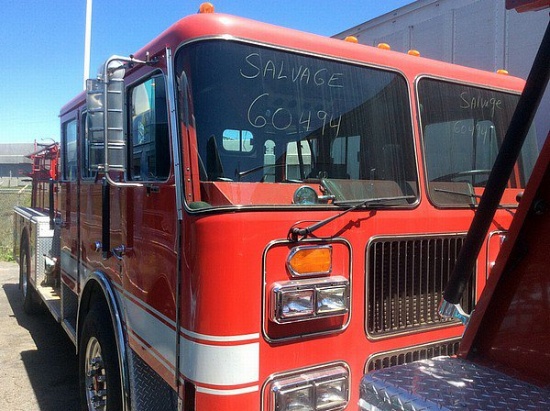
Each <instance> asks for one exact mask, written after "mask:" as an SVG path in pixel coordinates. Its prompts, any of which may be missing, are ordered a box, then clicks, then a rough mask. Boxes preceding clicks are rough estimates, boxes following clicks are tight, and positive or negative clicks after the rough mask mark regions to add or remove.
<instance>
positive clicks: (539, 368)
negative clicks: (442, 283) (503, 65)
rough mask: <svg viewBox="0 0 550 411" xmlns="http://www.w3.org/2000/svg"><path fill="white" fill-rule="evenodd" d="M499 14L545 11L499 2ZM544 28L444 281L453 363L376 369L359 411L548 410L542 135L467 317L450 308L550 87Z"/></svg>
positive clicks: (549, 281)
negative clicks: (459, 331)
mask: <svg viewBox="0 0 550 411" xmlns="http://www.w3.org/2000/svg"><path fill="white" fill-rule="evenodd" d="M506 6H507V8H516V10H517V11H520V12H523V11H530V10H537V9H541V8H547V7H550V1H548V0H544V1H539V0H522V1H516V0H507V2H506ZM549 68H550V25H549V26H548V27H547V29H546V33H545V35H544V38H543V40H542V44H541V47H540V49H539V52H538V54H537V56H536V58H535V62H534V64H533V68H532V70H531V73H530V74H529V77H528V79H527V84H526V86H525V90H524V92H523V94H522V97H521V99H520V101H519V102H518V106H517V109H516V112H515V113H514V115H513V117H512V120H511V123H510V127H509V129H508V131H507V133H506V137H505V139H504V141H503V143H502V146H501V151H500V154H499V155H498V157H497V159H496V160H495V164H494V168H493V171H492V172H491V174H490V176H489V179H488V182H487V185H486V189H485V192H484V194H483V196H482V198H481V200H480V203H479V208H478V213H477V214H476V216H475V217H474V219H473V221H472V225H471V227H470V230H469V231H468V235H467V237H466V240H465V242H464V245H463V248H462V250H461V253H460V254H459V257H458V259H457V262H456V265H455V268H454V271H453V274H452V276H451V278H450V279H449V283H448V286H447V289H446V290H445V293H444V300H443V302H442V305H441V308H440V310H441V312H442V313H443V314H444V315H451V316H455V317H462V318H463V319H464V320H465V322H467V323H468V326H467V328H466V331H465V333H464V338H463V340H462V341H461V343H460V347H459V350H458V355H457V356H440V357H437V358H433V359H427V360H421V361H416V362H412V363H409V364H403V365H399V366H397V367H393V368H391V369H386V370H377V371H374V372H372V373H370V374H367V375H365V376H364V377H363V379H362V380H361V384H360V385H361V388H360V393H361V395H360V399H359V408H360V409H361V410H363V411H375V410H387V411H390V410H395V411H397V410H399V411H404V410H541V411H542V410H548V409H550V354H549V350H548V343H549V342H550V275H549V273H550V269H549V265H548V260H547V258H548V256H547V253H548V247H549V245H550V242H549V238H548V231H547V230H546V229H547V228H549V222H550V220H549V219H548V216H549V211H550V191H549V188H550V167H549V166H550V133H548V136H547V138H546V142H545V144H544V147H543V148H542V151H541V153H540V156H539V158H538V160H537V163H536V165H535V168H534V170H533V173H532V176H531V179H530V180H529V183H528V184H527V187H526V189H525V193H524V194H523V195H522V196H521V202H520V205H519V208H518V210H517V213H516V214H515V216H514V219H513V221H512V224H511V226H510V230H509V233H508V234H507V238H506V241H505V242H504V244H503V246H502V249H501V252H500V253H499V255H498V258H497V260H496V262H495V266H494V269H493V270H492V273H491V276H490V278H489V279H488V281H487V286H486V287H485V288H484V290H483V293H482V295H481V297H480V299H479V301H478V304H477V306H476V310H475V311H474V312H473V314H472V316H471V317H464V316H463V314H462V310H461V309H460V305H459V300H460V295H461V293H462V291H463V290H464V288H465V285H466V284H467V282H468V277H469V276H470V275H471V272H470V270H469V269H468V267H470V266H473V265H475V259H476V256H477V253H478V252H479V249H480V248H481V247H482V240H481V238H483V237H484V234H485V233H486V232H487V230H488V227H490V223H491V219H492V217H493V216H494V213H495V211H496V208H497V207H498V198H499V197H500V195H501V194H502V192H503V191H504V190H505V189H506V188H505V187H506V179H507V175H508V174H509V172H510V170H512V168H513V162H514V160H515V159H516V157H517V155H518V152H519V149H520V147H521V145H522V143H523V139H524V138H525V137H526V135H527V131H528V129H529V125H530V123H531V121H532V119H533V117H534V114H535V111H536V109H537V106H538V104H539V102H540V100H541V98H542V95H543V94H544V91H545V89H546V87H547V84H548V80H549V78H550V69H549Z"/></svg>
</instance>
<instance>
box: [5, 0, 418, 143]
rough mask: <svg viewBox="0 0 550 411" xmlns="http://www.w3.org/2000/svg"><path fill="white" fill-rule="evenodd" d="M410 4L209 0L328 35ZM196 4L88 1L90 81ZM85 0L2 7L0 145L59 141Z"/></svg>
mask: <svg viewBox="0 0 550 411" xmlns="http://www.w3.org/2000/svg"><path fill="white" fill-rule="evenodd" d="M411 2H412V1H411V0H382V1H380V0H369V1H365V0H363V1H361V0H344V1H338V0H330V1H329V0H297V1H289V0H280V1H277V0H275V1H258V0H256V1H250V0H249V1H245V0H214V1H212V3H214V6H215V8H216V12H220V13H228V14H234V15H239V16H243V17H248V18H252V19H255V20H260V21H265V22H268V23H272V24H277V25H280V26H284V27H290V28H294V29H298V30H303V31H308V32H312V33H316V34H320V35H325V36H332V35H334V34H337V33H340V32H342V31H344V30H346V29H349V28H351V27H354V26H356V25H358V24H361V23H363V22H365V21H367V20H370V19H372V18H374V17H377V16H380V15H382V14H385V13H388V12H390V11H392V10H395V9H396V8H399V7H401V6H403V5H405V4H408V3H411ZM200 3H201V1H198V0H197V1H195V0H156V1H151V0H133V1H130V0H122V1H112V0H93V23H92V47H91V65H90V66H91V67H90V75H91V76H93V75H94V74H95V73H96V71H97V68H98V67H99V65H100V64H101V63H102V62H103V61H104V60H105V59H106V58H108V57H109V56H111V55H113V54H118V55H129V54H131V53H133V52H135V51H136V50H138V49H139V48H141V47H142V46H143V45H144V44H145V43H147V42H148V41H149V40H151V39H152V38H153V37H155V36H156V35H158V34H160V33H161V32H162V31H163V30H164V29H165V28H167V27H168V26H169V25H170V24H172V23H174V22H175V21H177V20H179V19H180V18H181V17H184V16H186V15H189V14H193V13H196V12H197V10H198V8H199V5H200ZM85 14H86V0H47V1H45V0H39V1H36V0H2V17H1V18H0V50H1V52H2V57H1V60H0V78H2V80H3V87H2V91H1V92H0V125H1V126H0V143H12V142H17V143H26V142H29V143H32V142H34V140H37V141H38V142H40V141H41V140H49V139H55V140H56V141H58V140H59V119H58V114H59V110H60V108H61V106H62V105H63V104H65V103H66V102H67V101H69V100H70V99H71V98H73V97H74V96H75V95H76V94H78V93H79V92H80V91H81V89H82V84H83V71H84V25H85Z"/></svg>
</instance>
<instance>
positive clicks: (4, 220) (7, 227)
mask: <svg viewBox="0 0 550 411" xmlns="http://www.w3.org/2000/svg"><path fill="white" fill-rule="evenodd" d="M17 205H19V206H27V207H28V206H30V205H31V186H30V185H29V186H25V187H17V188H0V261H13V255H12V254H13V207H15V206H17Z"/></svg>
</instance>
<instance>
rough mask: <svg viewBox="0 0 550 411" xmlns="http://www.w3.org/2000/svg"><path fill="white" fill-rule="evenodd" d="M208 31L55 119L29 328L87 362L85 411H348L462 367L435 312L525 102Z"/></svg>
mask: <svg viewBox="0 0 550 411" xmlns="http://www.w3.org/2000/svg"><path fill="white" fill-rule="evenodd" d="M201 9H202V11H203V12H201V13H198V14H196V15H192V16H188V17H185V18H183V19H181V20H180V21H178V22H176V23H175V24H174V25H172V26H171V27H169V28H168V29H167V30H166V31H164V32H163V33H161V34H160V35H159V36H158V37H157V38H155V39H153V40H151V42H150V43H148V44H147V45H145V46H144V47H143V48H142V49H141V50H138V51H137V52H136V53H135V54H134V55H132V56H128V57H121V56H113V57H111V58H109V59H107V61H106V62H105V64H104V65H102V67H101V68H100V70H99V72H98V74H97V77H95V78H94V79H91V80H89V81H88V82H87V87H86V91H85V92H83V93H81V94H79V95H78V96H76V97H75V98H74V99H73V100H71V101H70V102H68V103H67V104H66V105H65V106H64V107H62V109H61V113H60V122H61V141H60V146H59V149H60V151H59V152H60V157H59V167H58V175H57V177H56V178H55V179H52V181H51V183H48V185H47V186H46V182H40V184H41V185H42V186H41V187H43V189H44V190H49V191H47V192H48V193H49V195H48V196H44V201H43V202H42V203H39V204H36V205H33V206H32V207H18V208H16V210H15V215H16V237H17V238H16V257H17V258H18V259H19V262H20V267H21V287H22V290H23V291H24V293H23V294H24V299H25V300H24V301H25V307H26V310H27V311H29V312H31V311H33V310H34V309H35V308H37V306H38V305H40V304H45V306H46V307H47V308H48V310H49V311H50V312H51V313H52V315H54V317H55V318H56V319H57V320H58V321H59V322H60V323H61V324H62V326H63V329H64V330H65V331H66V332H67V335H68V336H69V338H71V340H72V341H73V342H74V344H75V348H76V351H77V354H78V357H79V367H80V390H81V398H82V408H83V409H87V410H107V411H119V410H124V411H127V410H155V409H159V410H173V409H178V410H187V411H193V410H198V411H210V410H215V409H223V410H239V411H257V410H263V411H290V410H296V409H305V410H316V411H317V410H318V411H321V410H323V411H327V410H344V409H348V410H349V409H354V408H355V407H356V406H357V402H358V400H359V392H358V389H357V387H358V384H359V381H360V379H361V377H362V376H363V375H364V373H365V372H367V371H370V370H374V369H380V368H385V367H388V366H392V365H397V364H402V363H406V362H409V361H411V360H413V359H417V358H428V357H433V356H435V355H441V354H454V353H456V350H457V347H458V343H459V340H460V337H461V335H462V333H463V326H462V324H461V323H460V322H459V321H457V320H455V319H444V318H442V317H441V316H440V315H439V313H438V307H439V304H440V301H441V299H442V295H443V290H444V288H445V285H446V284H447V282H448V281H449V277H450V274H451V272H452V269H453V267H454V265H455V263H456V260H457V256H458V253H459V252H460V249H461V247H462V245H463V242H464V239H465V236H466V232H467V230H468V227H469V225H470V223H471V221H472V218H473V217H474V215H475V214H476V212H477V207H478V202H479V197H480V196H481V195H482V194H483V192H484V191H485V184H486V180H487V178H488V175H489V173H490V169H491V166H492V164H493V162H494V161H495V157H496V153H497V152H498V148H499V147H500V145H501V144H502V140H503V138H504V133H505V131H506V129H507V128H508V125H509V123H510V120H511V117H512V114H513V112H514V109H515V107H516V105H517V104H518V100H519V96H520V94H521V91H522V90H523V87H524V84H525V82H524V81H523V80H521V79H519V78H516V77H513V76H507V75H502V74H497V73H488V72H484V71H480V70H474V69H470V68H466V67H460V66H457V65H452V64H446V63H442V62H437V61H433V60H430V59H426V58H423V57H419V56H418V53H414V52H411V54H405V53H398V52H394V51H391V50H387V47H385V48H378V47H369V46H364V45H360V44H356V43H354V42H351V41H342V40H336V39H330V38H324V37H321V36H316V35H312V34H307V33H301V32H298V31H295V30H290V29H285V28H281V27H275V26H272V25H269V24H263V23H259V22H255V21H251V20H247V19H243V18H238V17H235V16H229V15H225V14H219V13H211V12H207V11H212V8H211V7H210V6H208V7H204V8H201ZM536 154H537V148H536V142H535V134H534V131H533V130H531V131H530V132H529V134H528V138H527V139H526V144H525V148H524V151H523V152H522V154H521V156H520V157H519V159H518V161H517V162H516V163H515V165H514V166H513V169H512V171H511V172H510V173H509V174H508V175H507V176H505V177H506V188H505V190H504V195H503V197H502V200H501V201H500V202H499V207H500V208H499V210H498V211H497V213H496V214H495V216H494V218H493V219H491V223H490V230H489V231H488V233H487V235H484V236H483V238H482V241H483V244H484V247H483V252H482V253H481V254H480V256H479V258H478V260H477V264H476V265H475V267H473V268H472V270H471V271H472V274H473V275H472V277H471V278H472V279H471V281H470V282H469V283H468V284H467V286H466V293H465V296H464V298H463V306H464V307H465V310H466V311H467V312H470V311H471V310H472V309H473V307H474V306H475V304H476V302H477V299H478V297H479V295H480V294H481V290H482V289H483V287H484V285H485V282H486V280H487V278H490V275H491V270H492V266H493V262H494V259H495V257H496V255H497V253H498V251H499V249H500V246H501V240H502V238H504V235H505V232H506V230H507V229H508V227H509V224H510V222H511V219H512V216H511V215H512V214H514V212H515V210H516V208H517V205H518V201H517V199H516V197H517V195H518V194H519V193H521V192H522V191H523V190H524V187H525V182H526V181H527V180H528V178H529V176H530V174H531V170H532V168H533V165H534V160H535V158H536ZM40 184H38V185H37V186H40ZM46 198H47V200H46Z"/></svg>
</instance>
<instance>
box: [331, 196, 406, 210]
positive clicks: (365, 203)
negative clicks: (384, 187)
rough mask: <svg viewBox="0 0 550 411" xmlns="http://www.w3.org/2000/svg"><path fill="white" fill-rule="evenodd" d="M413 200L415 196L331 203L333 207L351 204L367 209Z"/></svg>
mask: <svg viewBox="0 0 550 411" xmlns="http://www.w3.org/2000/svg"><path fill="white" fill-rule="evenodd" d="M415 198H416V196H391V197H374V198H360V199H354V200H337V201H333V202H332V204H335V205H352V204H355V206H359V207H367V206H370V205H376V204H380V203H387V202H391V201H397V200H411V199H415ZM355 206H354V207H355ZM346 211H350V210H346Z"/></svg>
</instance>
